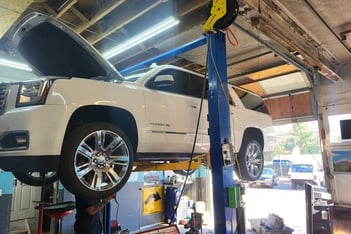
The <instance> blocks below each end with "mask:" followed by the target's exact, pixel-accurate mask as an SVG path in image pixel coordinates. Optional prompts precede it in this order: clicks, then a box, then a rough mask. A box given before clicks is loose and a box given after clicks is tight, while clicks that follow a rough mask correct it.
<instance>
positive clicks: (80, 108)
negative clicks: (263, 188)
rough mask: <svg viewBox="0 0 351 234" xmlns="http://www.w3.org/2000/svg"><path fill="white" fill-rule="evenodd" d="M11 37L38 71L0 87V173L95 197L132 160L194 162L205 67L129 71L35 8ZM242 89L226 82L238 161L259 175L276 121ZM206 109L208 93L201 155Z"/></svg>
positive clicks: (250, 176)
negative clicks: (124, 72)
mask: <svg viewBox="0 0 351 234" xmlns="http://www.w3.org/2000/svg"><path fill="white" fill-rule="evenodd" d="M5 39H6V40H5V46H6V49H7V50H8V51H10V52H13V53H14V54H16V55H18V56H20V57H22V58H23V59H25V60H26V61H27V62H28V64H29V65H30V66H31V67H32V68H33V70H34V71H35V72H37V73H38V74H39V75H40V78H39V79H36V80H34V79H33V80H29V81H23V82H20V83H1V84H0V168H2V169H3V170H7V171H12V172H13V174H14V175H15V176H16V177H17V178H18V179H19V180H21V181H23V182H25V183H28V184H31V185H40V184H41V182H42V181H41V177H38V176H37V174H33V172H36V173H37V172H42V173H47V177H44V176H43V177H42V178H45V179H46V182H52V181H55V180H56V179H57V175H58V176H59V179H60V180H61V182H62V183H63V185H64V186H65V187H66V188H67V189H68V190H69V191H71V192H72V193H74V194H78V195H81V196H85V197H89V198H97V197H104V196H106V195H109V194H112V193H114V192H116V191H118V190H119V189H120V188H121V187H122V186H123V185H124V184H125V183H126V182H127V180H128V178H129V176H130V173H131V171H132V167H133V162H134V161H149V162H150V161H155V162H177V161H181V160H187V159H189V157H190V154H191V152H192V145H193V141H194V136H195V132H196V125H197V118H198V114H199V106H200V100H201V87H202V86H203V85H202V84H203V82H207V81H206V80H204V79H203V77H202V76H201V75H200V74H196V73H194V72H191V71H188V70H185V69H182V68H179V67H175V66H169V65H165V66H155V67H151V68H147V69H144V70H141V71H137V72H134V73H132V74H129V75H127V76H125V77H122V76H121V75H120V74H119V73H118V72H117V71H116V70H115V69H114V67H113V66H112V65H111V64H110V63H109V62H108V61H106V60H105V59H103V58H102V57H101V55H100V54H99V53H98V52H97V51H96V50H95V49H93V48H92V46H90V45H89V44H88V43H87V42H86V41H85V40H83V39H82V38H81V37H80V36H79V35H77V34H76V33H74V32H73V31H72V30H71V29H69V28H68V27H66V26H65V25H63V24H61V23H59V22H58V21H56V20H55V19H53V18H51V17H49V16H46V15H42V14H38V13H32V14H30V15H28V16H27V17H25V18H24V19H22V20H21V21H20V22H18V23H17V25H16V26H15V27H13V28H12V29H11V30H9V31H8V32H7V34H6V36H5ZM235 91H239V90H237V89H236V88H235V87H233V86H229V103H230V112H231V117H232V118H231V121H232V122H231V124H232V139H233V142H232V144H233V146H234V147H233V148H234V153H235V155H236V156H237V159H238V160H236V162H237V163H236V167H237V168H238V169H239V170H238V171H240V173H239V174H240V177H241V178H242V179H244V180H255V179H257V178H259V176H260V174H261V172H262V168H263V161H264V159H263V149H264V148H265V149H268V150H270V149H271V146H272V143H271V141H270V139H269V138H267V136H269V134H271V133H272V131H273V127H272V120H271V118H270V116H269V115H267V114H265V113H260V112H258V111H253V110H250V109H247V108H245V106H244V105H243V103H242V101H241V100H240V98H239V97H238V95H237V94H236V92H235ZM240 92H241V95H242V98H243V100H245V99H250V98H249V97H250V95H249V94H248V93H245V92H242V91H240ZM244 94H246V95H244ZM248 101H251V103H252V100H248ZM256 104H257V103H256ZM256 104H255V105H256ZM261 104H262V102H259V103H258V104H257V105H261ZM256 107H257V108H258V106H255V107H251V108H252V109H255V108H256ZM207 110H208V106H207V101H206V100H205V102H204V104H203V113H202V114H201V119H200V124H199V130H198V137H197V141H196V144H195V151H194V152H195V154H202V153H207V152H208V151H209V147H210V146H209V136H208V121H207ZM48 172H50V173H48ZM56 172H58V173H56ZM88 177H92V178H93V180H92V182H90V180H88V179H87V178H88Z"/></svg>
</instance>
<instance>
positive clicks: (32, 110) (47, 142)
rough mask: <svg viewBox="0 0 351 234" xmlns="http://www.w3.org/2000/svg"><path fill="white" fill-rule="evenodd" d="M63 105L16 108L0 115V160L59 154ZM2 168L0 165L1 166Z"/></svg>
mask: <svg viewBox="0 0 351 234" xmlns="http://www.w3.org/2000/svg"><path fill="white" fill-rule="evenodd" d="M64 113H65V106H64V105H39V106H28V107H22V108H15V109H12V110H10V111H7V112H5V113H4V114H3V115H1V116H0V158H1V157H16V156H50V155H60V153H61V146H62V142H63V137H64V134H65V129H66V123H67V119H64V118H63V116H65V114H64ZM0 167H1V164H0Z"/></svg>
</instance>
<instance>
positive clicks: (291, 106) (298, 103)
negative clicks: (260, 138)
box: [265, 93, 313, 120]
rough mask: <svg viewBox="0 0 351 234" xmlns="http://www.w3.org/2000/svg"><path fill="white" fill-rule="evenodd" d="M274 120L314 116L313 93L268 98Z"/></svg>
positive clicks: (267, 103) (266, 101)
mask: <svg viewBox="0 0 351 234" xmlns="http://www.w3.org/2000/svg"><path fill="white" fill-rule="evenodd" d="M265 104H266V106H267V108H268V110H269V113H270V114H271V116H272V118H273V120H280V119H287V118H292V119H293V118H299V117H306V116H313V107H312V101H311V93H301V94H294V95H290V96H284V97H278V98H271V99H266V100H265Z"/></svg>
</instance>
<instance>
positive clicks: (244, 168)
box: [237, 137, 264, 181]
mask: <svg viewBox="0 0 351 234" xmlns="http://www.w3.org/2000/svg"><path fill="white" fill-rule="evenodd" d="M238 157H239V158H238V160H237V166H238V175H239V178H240V179H242V180H247V181H255V180H257V179H259V178H260V176H261V174H262V171H263V166H264V157H263V150H262V146H261V144H260V143H259V142H258V141H256V140H254V139H251V138H248V137H247V138H245V139H244V140H243V144H242V146H241V148H240V150H239V154H238Z"/></svg>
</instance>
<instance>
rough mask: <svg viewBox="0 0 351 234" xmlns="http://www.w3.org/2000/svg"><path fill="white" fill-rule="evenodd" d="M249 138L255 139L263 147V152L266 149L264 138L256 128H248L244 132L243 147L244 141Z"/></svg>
mask: <svg viewBox="0 0 351 234" xmlns="http://www.w3.org/2000/svg"><path fill="white" fill-rule="evenodd" d="M247 138H251V139H255V140H256V141H258V143H260V145H261V146H262V150H263V149H264V137H263V133H262V131H261V130H260V129H258V128H254V127H249V128H246V129H245V131H244V135H243V139H242V142H241V145H243V142H244V140H245V139H247Z"/></svg>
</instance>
